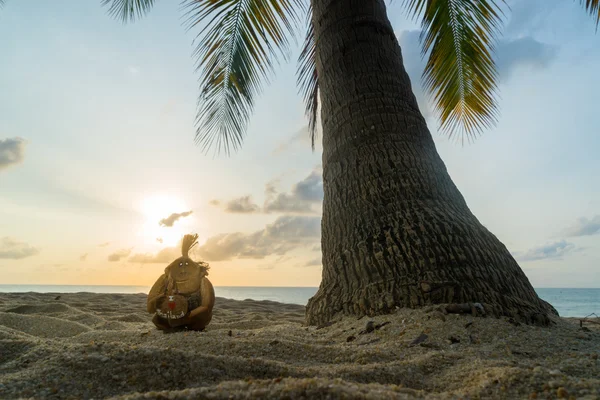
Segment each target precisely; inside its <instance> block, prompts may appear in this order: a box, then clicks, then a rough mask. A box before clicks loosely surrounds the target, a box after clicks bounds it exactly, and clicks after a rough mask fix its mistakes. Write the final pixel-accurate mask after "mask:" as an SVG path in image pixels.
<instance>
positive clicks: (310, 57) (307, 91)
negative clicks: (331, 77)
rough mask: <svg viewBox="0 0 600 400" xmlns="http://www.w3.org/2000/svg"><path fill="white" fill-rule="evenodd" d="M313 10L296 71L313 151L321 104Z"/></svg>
mask: <svg viewBox="0 0 600 400" xmlns="http://www.w3.org/2000/svg"><path fill="white" fill-rule="evenodd" d="M311 14H312V10H310V12H309V13H308V16H309V21H308V29H307V31H306V38H305V39H304V46H303V48H302V52H301V53H300V56H299V57H298V70H297V71H296V76H297V83H298V88H299V89H300V94H301V95H302V97H303V99H304V104H305V112H306V116H307V117H308V132H309V135H310V141H311V146H312V149H313V151H314V150H315V140H316V138H317V110H318V105H319V79H318V76H317V63H316V57H317V51H316V41H315V29H314V26H313V24H312V21H311V20H310V18H311Z"/></svg>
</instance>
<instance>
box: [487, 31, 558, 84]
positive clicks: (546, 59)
mask: <svg viewBox="0 0 600 400" xmlns="http://www.w3.org/2000/svg"><path fill="white" fill-rule="evenodd" d="M557 53H558V51H557V48H556V47H555V46H552V45H549V44H546V43H542V42H538V41H537V40H535V39H534V38H532V37H530V36H527V37H521V38H519V39H515V40H503V41H500V43H499V44H498V46H497V53H496V54H497V59H496V66H497V68H498V72H499V74H500V77H501V78H503V79H508V78H510V76H511V75H512V74H513V73H514V72H515V71H516V70H518V69H519V68H521V67H529V68H532V69H535V70H541V69H544V68H547V67H548V66H549V65H550V64H551V63H552V61H554V59H555V58H556V55H557Z"/></svg>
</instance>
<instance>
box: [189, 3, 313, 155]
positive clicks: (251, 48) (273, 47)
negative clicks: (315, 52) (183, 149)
mask: <svg viewBox="0 0 600 400" xmlns="http://www.w3.org/2000/svg"><path fill="white" fill-rule="evenodd" d="M184 7H185V8H186V9H187V23H188V26H189V28H193V27H195V26H197V25H198V24H199V23H200V22H201V21H206V22H207V24H206V25H205V27H204V28H203V29H202V30H201V31H200V33H199V34H198V37H197V43H198V44H197V46H196V48H195V51H194V55H195V57H196V58H197V60H198V66H197V70H202V72H201V73H202V78H201V81H200V88H201V96H200V99H199V109H198V114H197V117H196V123H197V131H196V141H197V142H198V143H200V144H201V145H202V147H203V148H204V150H207V149H208V148H210V147H212V146H213V145H216V147H217V150H218V151H220V150H225V152H226V153H229V152H230V150H231V149H234V150H237V149H238V148H239V146H240V145H241V143H242V141H243V135H244V133H245V130H246V127H247V124H248V120H249V118H250V115H251V113H252V111H253V106H254V98H255V96H256V95H257V94H259V93H260V92H261V90H262V85H263V84H264V83H267V82H268V81H269V78H270V76H271V74H272V73H273V68H274V66H275V65H276V63H277V62H278V60H279V59H280V57H282V56H283V57H284V58H285V57H286V51H287V50H288V48H289V44H290V42H289V39H290V38H293V37H294V35H295V27H296V25H297V22H298V15H299V12H300V11H301V10H302V9H303V5H302V0H196V1H192V0H188V1H187V3H186V4H185V6H184Z"/></svg>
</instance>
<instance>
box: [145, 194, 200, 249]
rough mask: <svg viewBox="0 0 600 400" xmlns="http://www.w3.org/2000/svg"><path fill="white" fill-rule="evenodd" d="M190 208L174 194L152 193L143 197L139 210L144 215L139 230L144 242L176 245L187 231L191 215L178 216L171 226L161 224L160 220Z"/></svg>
mask: <svg viewBox="0 0 600 400" xmlns="http://www.w3.org/2000/svg"><path fill="white" fill-rule="evenodd" d="M190 210H191V209H190V208H189V205H187V204H186V203H185V202H184V201H182V200H181V199H179V198H177V197H174V196H168V195H153V196H149V197H147V198H145V199H144V200H143V202H142V205H141V211H142V213H143V215H144V216H145V221H144V226H143V228H142V232H141V234H142V237H143V240H144V243H145V244H147V245H150V244H156V245H161V244H162V245H163V246H174V245H176V244H177V242H178V241H179V240H180V239H181V238H182V237H183V235H184V234H185V233H188V232H187V230H188V227H189V225H190V223H191V220H192V217H193V215H191V216H188V217H185V218H179V219H178V220H177V221H175V222H174V223H173V225H172V226H165V225H164V224H162V225H161V224H160V222H161V220H163V219H166V218H168V217H169V216H170V215H171V214H174V213H184V212H187V211H190Z"/></svg>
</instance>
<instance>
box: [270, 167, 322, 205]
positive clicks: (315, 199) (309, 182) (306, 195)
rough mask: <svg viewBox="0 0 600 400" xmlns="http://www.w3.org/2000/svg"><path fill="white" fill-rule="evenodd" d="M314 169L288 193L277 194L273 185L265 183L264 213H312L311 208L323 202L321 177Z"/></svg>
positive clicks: (318, 170) (317, 169)
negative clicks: (265, 199)
mask: <svg viewBox="0 0 600 400" xmlns="http://www.w3.org/2000/svg"><path fill="white" fill-rule="evenodd" d="M322 175H323V174H322V172H321V169H320V168H316V169H315V170H314V171H312V172H311V173H310V175H308V176H307V177H306V178H304V179H303V180H302V181H300V182H298V183H297V184H295V185H294V186H293V187H292V191H291V192H290V193H279V194H278V193H277V190H276V188H275V185H274V183H272V182H271V183H267V185H266V189H265V193H266V194H267V201H265V206H264V211H265V212H266V213H271V212H281V213H314V212H315V210H314V209H313V206H314V205H316V204H319V203H321V202H322V201H323V177H322Z"/></svg>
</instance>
